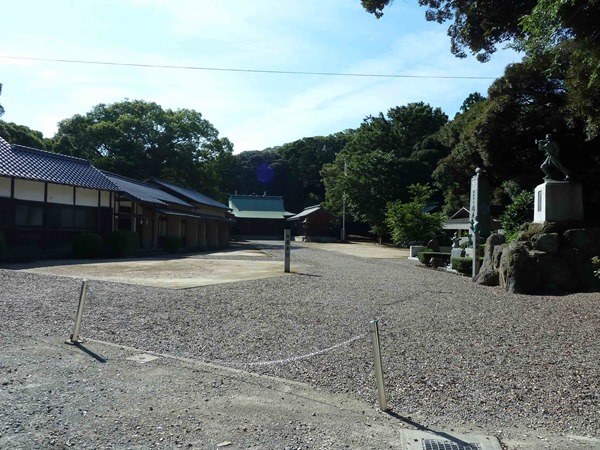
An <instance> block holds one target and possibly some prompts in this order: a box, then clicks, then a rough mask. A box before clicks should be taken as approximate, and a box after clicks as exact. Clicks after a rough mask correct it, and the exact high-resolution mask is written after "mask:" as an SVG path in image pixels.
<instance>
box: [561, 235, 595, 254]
mask: <svg viewBox="0 0 600 450" xmlns="http://www.w3.org/2000/svg"><path fill="white" fill-rule="evenodd" d="M563 241H564V245H566V246H569V247H573V248H576V249H578V250H581V251H582V252H584V254H585V255H586V256H589V257H590V258H591V257H592V256H596V255H599V254H600V228H580V229H575V230H567V231H565V233H564V234H563Z"/></svg>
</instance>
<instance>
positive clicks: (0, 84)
mask: <svg viewBox="0 0 600 450" xmlns="http://www.w3.org/2000/svg"><path fill="white" fill-rule="evenodd" d="M0 95H2V83H0ZM3 114H4V107H3V106H2V105H0V117H2V115H3Z"/></svg>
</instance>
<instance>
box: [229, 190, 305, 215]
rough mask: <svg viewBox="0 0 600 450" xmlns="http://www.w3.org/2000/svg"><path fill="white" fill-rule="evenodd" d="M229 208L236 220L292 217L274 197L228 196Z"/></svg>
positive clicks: (278, 199)
mask: <svg viewBox="0 0 600 450" xmlns="http://www.w3.org/2000/svg"><path fill="white" fill-rule="evenodd" d="M229 207H230V208H231V209H232V210H233V214H235V216H236V217H237V218H238V219H285V218H286V217H288V216H293V215H294V213H291V212H288V211H286V210H285V207H284V206H283V197H281V196H275V195H268V196H267V195H230V196H229Z"/></svg>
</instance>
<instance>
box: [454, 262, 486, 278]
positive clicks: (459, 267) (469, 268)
mask: <svg viewBox="0 0 600 450" xmlns="http://www.w3.org/2000/svg"><path fill="white" fill-rule="evenodd" d="M482 262H483V260H482V258H479V267H481V263H482ZM450 264H451V267H452V269H454V270H456V271H457V272H458V273H463V274H465V275H469V276H470V275H471V274H472V273H473V258H470V257H464V258H463V257H461V258H452V260H451V262H450Z"/></svg>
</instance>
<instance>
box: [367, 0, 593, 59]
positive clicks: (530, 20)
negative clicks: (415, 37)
mask: <svg viewBox="0 0 600 450" xmlns="http://www.w3.org/2000/svg"><path fill="white" fill-rule="evenodd" d="M393 1H394V0H361V3H362V5H363V6H364V8H365V9H366V10H367V11H369V12H370V13H373V14H375V16H376V17H381V16H382V15H383V11H384V9H385V8H386V7H388V6H389V5H390V4H392V3H393ZM418 2H419V5H421V6H424V7H426V8H427V11H426V13H425V17H426V19H427V20H429V21H435V22H438V23H444V22H448V21H450V22H451V24H450V26H449V28H448V35H449V36H450V39H451V50H452V53H453V54H455V55H456V56H458V57H465V56H466V51H470V52H472V53H473V54H475V55H477V59H479V60H480V61H487V60H488V59H489V57H490V55H491V54H492V53H494V52H495V51H496V46H497V44H500V43H503V42H507V41H513V42H514V43H515V44H516V45H517V46H518V47H519V48H521V49H526V50H528V51H530V52H533V51H537V50H540V49H547V48H552V47H554V46H555V45H556V44H557V43H558V42H559V41H562V40H564V39H574V40H575V41H576V42H577V43H578V44H580V45H581V46H582V47H592V48H594V49H596V50H595V51H597V49H598V48H600V42H599V39H598V34H597V29H598V23H600V0H517V1H506V0H486V1H478V0H418ZM596 56H598V54H597V53H596Z"/></svg>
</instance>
